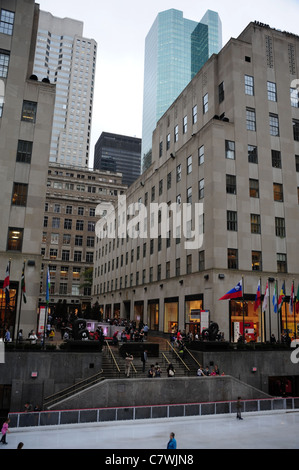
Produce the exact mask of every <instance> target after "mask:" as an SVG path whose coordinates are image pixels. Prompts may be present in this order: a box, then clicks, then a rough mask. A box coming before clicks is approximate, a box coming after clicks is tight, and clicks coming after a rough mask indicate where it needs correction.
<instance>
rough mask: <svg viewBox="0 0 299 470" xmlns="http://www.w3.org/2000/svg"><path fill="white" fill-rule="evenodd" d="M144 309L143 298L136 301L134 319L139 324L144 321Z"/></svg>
mask: <svg viewBox="0 0 299 470" xmlns="http://www.w3.org/2000/svg"><path fill="white" fill-rule="evenodd" d="M143 310H144V304H143V300H140V301H137V302H135V303H134V320H135V321H136V324H137V325H139V323H140V322H142V323H143Z"/></svg>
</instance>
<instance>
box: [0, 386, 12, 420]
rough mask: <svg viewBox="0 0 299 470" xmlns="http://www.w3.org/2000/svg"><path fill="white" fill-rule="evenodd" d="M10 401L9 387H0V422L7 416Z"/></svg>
mask: <svg viewBox="0 0 299 470" xmlns="http://www.w3.org/2000/svg"><path fill="white" fill-rule="evenodd" d="M10 400H11V385H0V422H1V423H2V422H3V421H4V420H5V419H6V418H7V416H8V413H9V409H10Z"/></svg>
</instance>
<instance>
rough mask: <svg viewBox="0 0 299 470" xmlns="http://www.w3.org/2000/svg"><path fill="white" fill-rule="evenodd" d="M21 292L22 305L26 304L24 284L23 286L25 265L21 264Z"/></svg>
mask: <svg viewBox="0 0 299 470" xmlns="http://www.w3.org/2000/svg"><path fill="white" fill-rule="evenodd" d="M21 290H22V296H23V301H24V304H26V302H27V295H26V284H25V263H24V264H23V270H22V277H21Z"/></svg>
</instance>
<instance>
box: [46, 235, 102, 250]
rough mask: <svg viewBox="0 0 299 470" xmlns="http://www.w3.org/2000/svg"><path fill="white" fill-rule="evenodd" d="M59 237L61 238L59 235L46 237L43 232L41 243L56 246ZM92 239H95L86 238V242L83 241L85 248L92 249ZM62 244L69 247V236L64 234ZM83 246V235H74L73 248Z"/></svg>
mask: <svg viewBox="0 0 299 470" xmlns="http://www.w3.org/2000/svg"><path fill="white" fill-rule="evenodd" d="M60 237H61V235H60V234H59V233H51V235H50V237H47V232H43V238H42V243H47V242H48V243H49V242H50V244H51V245H58V244H59V241H60ZM49 238H50V240H49ZM94 239H95V237H92V236H87V237H86V241H85V246H87V247H89V248H93V247H94ZM62 242H63V245H70V244H71V235H70V234H67V233H64V234H63V235H62ZM83 244H84V237H83V235H75V239H74V245H75V246H83Z"/></svg>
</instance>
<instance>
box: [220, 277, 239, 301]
mask: <svg viewBox="0 0 299 470" xmlns="http://www.w3.org/2000/svg"><path fill="white" fill-rule="evenodd" d="M240 297H242V280H241V281H239V282H238V284H237V285H236V286H235V287H234V288H233V289H231V290H230V291H228V292H227V293H226V294H225V295H224V296H223V297H221V298H220V299H218V300H226V299H238V298H240Z"/></svg>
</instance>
